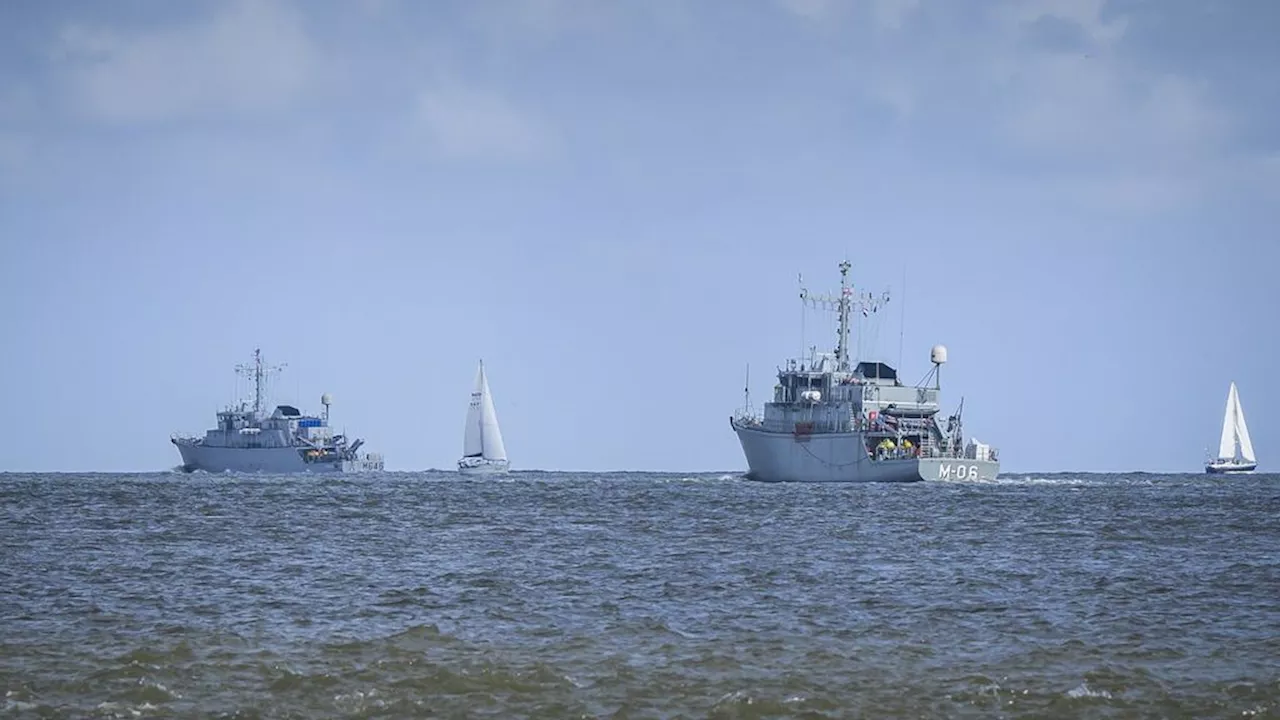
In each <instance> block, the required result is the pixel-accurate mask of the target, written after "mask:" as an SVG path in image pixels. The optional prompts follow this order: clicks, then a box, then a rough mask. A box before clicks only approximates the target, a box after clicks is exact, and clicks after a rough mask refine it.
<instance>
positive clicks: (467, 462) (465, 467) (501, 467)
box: [458, 458, 511, 475]
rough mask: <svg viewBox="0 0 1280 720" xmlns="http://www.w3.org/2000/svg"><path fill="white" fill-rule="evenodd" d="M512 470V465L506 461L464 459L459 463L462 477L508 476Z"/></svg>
mask: <svg viewBox="0 0 1280 720" xmlns="http://www.w3.org/2000/svg"><path fill="white" fill-rule="evenodd" d="M510 469H511V463H510V462H508V461H506V460H486V459H484V458H463V459H461V460H459V461H458V472H459V473H460V474H462V475H506V474H507V472H508V471H509V470H510Z"/></svg>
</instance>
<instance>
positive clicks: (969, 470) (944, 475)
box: [938, 463, 978, 480]
mask: <svg viewBox="0 0 1280 720" xmlns="http://www.w3.org/2000/svg"><path fill="white" fill-rule="evenodd" d="M938 479H939V480H977V479H978V466H977V465H955V466H953V465H952V464H951V463H941V464H939V465H938Z"/></svg>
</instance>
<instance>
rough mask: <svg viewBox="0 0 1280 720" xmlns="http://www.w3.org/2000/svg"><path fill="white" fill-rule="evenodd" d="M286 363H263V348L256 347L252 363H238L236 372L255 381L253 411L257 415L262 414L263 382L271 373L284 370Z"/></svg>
mask: <svg viewBox="0 0 1280 720" xmlns="http://www.w3.org/2000/svg"><path fill="white" fill-rule="evenodd" d="M284 368H285V364H284V363H281V364H280V365H272V366H269V367H268V366H266V365H263V363H262V349H261V348H254V350H253V364H252V365H243V364H241V365H236V374H238V375H242V376H244V377H246V378H249V379H250V380H252V381H253V412H254V414H255V415H261V414H262V393H263V388H262V384H263V382H264V381H265V380H266V379H267V378H268V377H269V376H271V375H274V374H276V373H278V372H280V371H282V370H284Z"/></svg>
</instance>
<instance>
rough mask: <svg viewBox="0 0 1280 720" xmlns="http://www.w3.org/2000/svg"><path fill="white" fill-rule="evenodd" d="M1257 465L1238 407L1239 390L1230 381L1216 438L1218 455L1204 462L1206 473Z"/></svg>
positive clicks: (1248, 469)
mask: <svg viewBox="0 0 1280 720" xmlns="http://www.w3.org/2000/svg"><path fill="white" fill-rule="evenodd" d="M1257 467H1258V458H1257V457H1255V456H1254V454H1253V441H1252V440H1250V439H1249V426H1248V425H1246V424H1245V422H1244V409H1243V408H1241V407H1240V392H1239V391H1238V390H1236V384H1235V383H1234V382H1232V383H1231V389H1230V390H1228V391H1227V409H1226V411H1225V412H1224V413H1223V415H1222V437H1221V439H1219V440H1218V457H1216V458H1213V459H1212V460H1210V461H1209V462H1207V463H1205V466H1204V471H1205V472H1207V473H1213V474H1221V473H1247V472H1253V470H1254V469H1255V468H1257Z"/></svg>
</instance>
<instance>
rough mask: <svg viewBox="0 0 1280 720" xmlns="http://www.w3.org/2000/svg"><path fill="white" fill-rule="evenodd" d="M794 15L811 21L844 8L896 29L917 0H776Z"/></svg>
mask: <svg viewBox="0 0 1280 720" xmlns="http://www.w3.org/2000/svg"><path fill="white" fill-rule="evenodd" d="M775 2H777V4H778V6H779V7H781V8H782V9H783V10H786V11H787V12H790V13H791V14H793V15H797V16H799V17H802V18H805V19H807V20H813V21H818V20H822V21H830V20H835V19H836V18H838V17H839V16H840V15H842V14H843V13H844V12H845V11H847V10H864V11H866V12H867V14H869V16H870V18H871V20H872V21H873V23H874V24H875V26H876V27H877V28H879V29H882V30H898V29H900V28H902V26H903V25H904V24H905V23H906V21H907V18H908V17H910V16H911V15H912V14H913V13H914V12H915V11H916V10H917V9H918V8H919V7H920V0H775Z"/></svg>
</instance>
